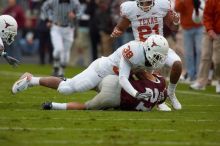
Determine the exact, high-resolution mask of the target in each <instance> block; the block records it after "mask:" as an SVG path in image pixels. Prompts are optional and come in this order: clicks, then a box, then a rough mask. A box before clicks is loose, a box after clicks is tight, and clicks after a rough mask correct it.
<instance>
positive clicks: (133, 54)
mask: <svg viewBox="0 0 220 146" xmlns="http://www.w3.org/2000/svg"><path fill="white" fill-rule="evenodd" d="M122 57H124V58H125V59H126V60H127V61H128V62H129V63H130V64H131V67H132V68H137V67H145V52H144V47H143V44H142V43H140V42H139V41H130V42H128V43H126V44H125V45H123V46H121V47H120V48H118V49H117V50H116V51H115V52H114V53H113V54H111V55H110V56H109V57H108V58H109V60H110V61H111V62H112V63H113V65H114V66H116V67H119V64H120V60H121V58H122Z"/></svg>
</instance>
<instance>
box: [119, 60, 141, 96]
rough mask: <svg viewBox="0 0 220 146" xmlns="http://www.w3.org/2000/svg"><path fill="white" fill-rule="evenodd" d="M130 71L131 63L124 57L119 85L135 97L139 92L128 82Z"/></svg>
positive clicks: (120, 69) (121, 62)
mask: <svg viewBox="0 0 220 146" xmlns="http://www.w3.org/2000/svg"><path fill="white" fill-rule="evenodd" d="M130 71H131V65H130V63H129V62H128V61H126V60H125V59H124V58H123V57H122V58H121V61H120V67H119V83H120V85H121V87H122V88H123V89H124V90H125V91H126V92H127V93H128V94H130V95H131V96H133V97H135V96H136V94H137V93H138V91H137V90H135V89H134V87H133V86H132V85H131V83H130V82H129V80H128V78H129V75H130Z"/></svg>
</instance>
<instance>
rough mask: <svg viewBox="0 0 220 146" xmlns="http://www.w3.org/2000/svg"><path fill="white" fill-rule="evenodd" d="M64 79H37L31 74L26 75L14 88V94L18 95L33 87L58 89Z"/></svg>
mask: <svg viewBox="0 0 220 146" xmlns="http://www.w3.org/2000/svg"><path fill="white" fill-rule="evenodd" d="M61 81H63V79H61V78H58V77H53V76H51V77H35V76H33V75H32V74H31V73H28V72H26V73H24V74H23V75H22V76H21V77H20V78H19V79H18V80H17V81H16V82H15V83H14V85H13V86H12V93H14V94H16V93H17V92H21V91H23V90H26V89H27V88H28V87H32V86H37V85H40V86H44V87H48V88H52V89H57V88H58V86H59V84H60V83H61Z"/></svg>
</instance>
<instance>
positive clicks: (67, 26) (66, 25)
mask: <svg viewBox="0 0 220 146" xmlns="http://www.w3.org/2000/svg"><path fill="white" fill-rule="evenodd" d="M54 24H55V25H57V26H60V27H68V26H69V25H68V24H66V25H65V24H63V25H62V24H58V23H54Z"/></svg>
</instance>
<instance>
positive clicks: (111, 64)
mask: <svg viewBox="0 0 220 146" xmlns="http://www.w3.org/2000/svg"><path fill="white" fill-rule="evenodd" d="M168 49H169V45H168V42H167V40H166V39H165V38H164V37H163V36H160V35H151V36H150V37H149V38H148V39H147V40H146V41H145V42H140V41H131V42H129V43H127V44H125V45H123V46H121V47H120V48H118V49H117V50H116V51H115V52H114V53H113V54H111V55H110V56H108V57H101V58H99V59H97V60H95V61H94V62H93V63H91V65H90V66H89V67H88V68H87V69H86V70H84V71H83V72H82V73H80V74H78V75H76V76H74V77H73V78H71V79H67V80H62V79H60V78H57V77H33V76H32V75H31V74H30V73H25V74H24V75H22V76H21V78H20V79H19V80H18V81H16V82H15V83H14V85H13V87H12V92H13V93H14V94H15V93H17V92H19V91H22V90H24V89H26V88H27V87H29V86H34V85H42V86H46V87H50V88H53V89H57V90H58V92H60V93H63V94H70V93H73V92H83V91H87V90H90V89H93V88H95V87H96V86H97V85H98V84H99V83H100V82H101V80H102V79H103V78H104V77H105V76H107V75H116V74H118V75H119V83H120V85H121V86H122V88H123V89H124V90H125V91H126V92H127V93H128V94H130V95H131V96H132V97H135V98H138V99H142V98H145V97H146V94H145V93H140V92H138V91H137V90H136V89H134V88H133V86H132V85H131V84H130V82H129V80H128V78H129V75H130V71H131V69H136V68H146V69H148V70H150V71H151V70H154V69H157V68H161V67H162V66H163V65H164V62H165V60H166V58H167V53H168Z"/></svg>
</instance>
